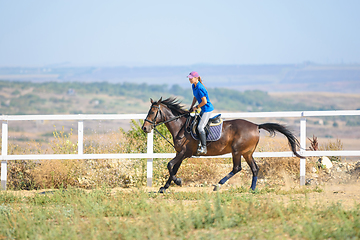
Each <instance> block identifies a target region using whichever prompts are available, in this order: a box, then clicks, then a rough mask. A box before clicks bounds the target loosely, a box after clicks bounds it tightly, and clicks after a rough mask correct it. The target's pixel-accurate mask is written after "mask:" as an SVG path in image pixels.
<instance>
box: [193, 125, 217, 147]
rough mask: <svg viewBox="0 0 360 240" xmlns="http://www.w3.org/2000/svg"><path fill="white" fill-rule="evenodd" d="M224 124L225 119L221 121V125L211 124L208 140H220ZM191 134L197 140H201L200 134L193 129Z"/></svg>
mask: <svg viewBox="0 0 360 240" xmlns="http://www.w3.org/2000/svg"><path fill="white" fill-rule="evenodd" d="M222 125H223V121H221V123H220V124H219V125H216V126H210V130H209V134H208V135H207V137H206V141H209V142H214V141H217V140H219V139H220V137H221V132H222ZM191 136H192V137H193V138H194V139H195V140H199V137H198V135H197V134H194V133H193V132H192V131H191Z"/></svg>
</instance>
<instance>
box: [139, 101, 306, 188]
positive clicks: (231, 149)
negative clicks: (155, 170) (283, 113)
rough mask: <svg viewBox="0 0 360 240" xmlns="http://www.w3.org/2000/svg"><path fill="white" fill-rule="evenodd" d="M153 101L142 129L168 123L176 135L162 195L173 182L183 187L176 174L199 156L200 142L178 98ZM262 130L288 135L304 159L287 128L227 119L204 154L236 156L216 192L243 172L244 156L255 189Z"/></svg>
mask: <svg viewBox="0 0 360 240" xmlns="http://www.w3.org/2000/svg"><path fill="white" fill-rule="evenodd" d="M150 102H151V107H150V109H149V112H148V114H147V116H146V118H145V120H144V124H143V125H142V127H141V129H142V130H143V131H144V132H145V133H150V132H151V130H152V129H154V128H155V129H156V126H157V125H159V124H165V125H166V127H167V129H168V130H169V132H170V133H171V135H172V138H173V147H174V148H175V151H176V156H175V157H174V158H173V159H172V160H171V161H169V163H168V164H167V168H168V170H169V175H170V176H169V179H168V180H167V182H166V183H165V185H164V186H163V187H161V188H160V190H159V192H160V193H164V192H165V191H166V190H167V189H168V188H169V186H170V184H171V182H172V181H174V183H175V184H176V185H179V186H181V185H182V180H181V178H177V177H176V174H177V172H178V170H179V167H180V165H181V163H182V161H183V160H184V159H186V158H190V157H192V156H196V154H197V147H198V141H197V140H195V139H194V138H193V137H192V136H191V134H190V133H189V132H188V131H187V130H186V125H187V118H188V117H189V111H187V110H186V109H184V106H183V105H181V104H180V102H179V101H178V100H177V99H176V98H174V97H170V98H167V99H165V100H162V97H161V98H160V99H159V100H158V101H153V100H152V99H150ZM260 129H264V130H266V131H268V132H269V133H270V134H271V135H272V136H274V135H275V134H276V132H279V133H282V134H283V135H285V137H286V138H287V139H288V143H289V146H290V148H291V151H292V152H293V154H294V155H295V156H297V157H299V158H303V157H302V156H301V155H300V154H298V153H297V152H296V148H297V147H300V144H299V141H298V140H297V138H296V137H295V136H294V135H293V133H292V132H291V131H290V130H288V129H287V128H286V127H285V126H283V125H280V124H277V123H263V124H259V125H258V124H255V123H252V122H249V121H247V120H243V119H234V120H226V121H224V122H223V127H222V133H221V137H220V139H219V140H217V141H215V142H212V143H211V146H209V147H208V151H207V153H206V154H205V155H204V156H216V155H223V154H227V153H232V162H233V168H232V171H231V172H230V173H229V174H227V175H226V176H225V177H224V178H222V179H221V180H220V181H219V183H218V184H216V185H215V188H214V191H217V190H219V189H220V187H221V186H222V185H223V184H224V183H226V181H228V180H229V179H230V178H231V177H233V176H234V175H235V174H236V173H238V172H239V171H241V169H242V168H241V156H243V157H244V159H245V161H246V162H247V164H248V165H249V167H250V169H251V171H252V174H253V177H252V182H251V187H250V188H251V189H252V190H255V188H256V182H257V176H258V172H259V167H258V166H257V165H256V162H255V160H254V158H253V153H254V151H255V149H256V146H257V145H258V143H259V139H260Z"/></svg>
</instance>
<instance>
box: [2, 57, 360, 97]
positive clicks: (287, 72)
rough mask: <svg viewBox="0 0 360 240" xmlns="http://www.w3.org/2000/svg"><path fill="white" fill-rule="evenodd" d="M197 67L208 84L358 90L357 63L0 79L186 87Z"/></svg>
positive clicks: (103, 70)
mask: <svg viewBox="0 0 360 240" xmlns="http://www.w3.org/2000/svg"><path fill="white" fill-rule="evenodd" d="M194 70H196V71H198V72H199V73H200V75H201V76H202V77H203V80H204V83H205V85H206V87H208V88H216V87H221V88H230V89H236V90H239V91H244V90H261V91H265V92H338V93H360V65H317V64H312V63H304V64H296V65H295V64H289V65H194V66H173V67H55V68H50V67H42V68H40V67H39V68H22V67H11V68H10V67H7V68H6V67H2V68H0V80H6V81H9V80H10V81H13V80H18V81H33V82H48V81H57V82H109V83H124V82H128V83H134V84H141V83H146V84H149V85H152V84H167V85H168V86H172V85H179V86H181V87H183V88H190V85H189V82H188V80H187V79H186V76H187V74H188V73H189V72H190V71H194Z"/></svg>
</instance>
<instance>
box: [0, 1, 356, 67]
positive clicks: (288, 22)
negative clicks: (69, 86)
mask: <svg viewBox="0 0 360 240" xmlns="http://www.w3.org/2000/svg"><path fill="white" fill-rule="evenodd" d="M359 13H360V1H349V0H345V1H339V0H336V1H334V0H326V1H325V0H315V1H314V0H301V1H300V0H299V1H289V0H282V1H279V0H275V1H242V0H234V1H194V0H191V1H186V0H185V1H156V0H155V1H120V0H118V1H112V0H106V1H91V0H75V1H74V0H72V1H70V0H51V1H49V0H33V1H28V0H17V1H9V0H0V66H56V65H61V64H63V63H66V64H67V66H168V65H170V66H175V65H194V64H292V63H302V62H304V61H312V62H315V63H320V64H341V63H344V64H353V63H360V31H359V29H360V26H359V25H360V14H359Z"/></svg>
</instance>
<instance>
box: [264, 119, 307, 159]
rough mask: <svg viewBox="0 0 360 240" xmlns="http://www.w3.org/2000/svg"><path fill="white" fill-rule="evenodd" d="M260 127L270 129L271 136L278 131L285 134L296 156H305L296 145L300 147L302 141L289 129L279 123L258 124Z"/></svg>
mask: <svg viewBox="0 0 360 240" xmlns="http://www.w3.org/2000/svg"><path fill="white" fill-rule="evenodd" d="M258 127H259V129H264V130H266V131H268V132H269V133H270V134H271V136H275V134H276V131H277V132H279V133H282V134H284V135H285V137H286V138H287V139H288V141H289V145H290V148H291V151H292V152H293V153H294V154H295V156H297V157H299V158H304V157H303V156H301V155H300V154H298V153H297V152H296V147H300V143H299V141H298V140H297V138H296V137H295V136H294V134H293V133H292V132H291V131H290V130H289V129H287V128H286V127H284V126H283V125H280V124H277V123H264V124H260V125H258Z"/></svg>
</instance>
